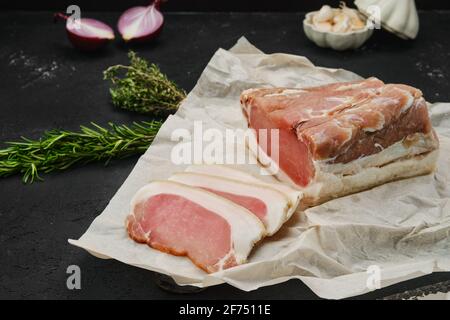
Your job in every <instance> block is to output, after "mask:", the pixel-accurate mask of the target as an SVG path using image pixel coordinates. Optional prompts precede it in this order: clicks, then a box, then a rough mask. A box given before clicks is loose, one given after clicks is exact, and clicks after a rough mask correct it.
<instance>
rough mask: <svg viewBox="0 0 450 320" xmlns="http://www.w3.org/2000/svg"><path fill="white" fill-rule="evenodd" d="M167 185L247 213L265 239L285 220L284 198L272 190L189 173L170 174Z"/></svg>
mask: <svg viewBox="0 0 450 320" xmlns="http://www.w3.org/2000/svg"><path fill="white" fill-rule="evenodd" d="M169 181H175V182H179V183H183V184H187V185H190V186H194V187H199V188H202V189H205V190H207V191H210V192H213V193H215V194H217V195H219V196H221V197H223V198H226V199H228V200H230V201H232V202H234V203H236V204H238V205H240V206H242V207H244V208H246V209H248V210H249V211H250V212H252V213H253V214H254V215H256V216H257V217H258V218H259V219H260V220H261V222H262V223H263V224H264V226H265V227H266V230H267V235H272V234H274V233H275V232H277V231H278V229H280V227H281V226H282V225H283V223H284V222H285V221H286V220H287V219H288V211H289V208H290V203H289V199H288V197H287V196H285V195H284V194H283V193H281V192H279V191H277V190H275V189H272V188H268V187H265V186H261V185H257V184H249V183H245V182H240V181H236V180H232V179H227V178H223V177H217V176H213V175H207V174H201V173H189V172H182V173H177V174H174V175H173V176H171V177H170V178H169Z"/></svg>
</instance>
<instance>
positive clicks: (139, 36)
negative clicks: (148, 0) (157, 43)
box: [117, 0, 164, 42]
mask: <svg viewBox="0 0 450 320" xmlns="http://www.w3.org/2000/svg"><path fill="white" fill-rule="evenodd" d="M160 4H161V0H155V1H154V2H153V3H152V4H151V5H149V6H148V7H133V8H130V9H128V10H127V11H125V12H124V13H122V15H121V16H120V18H119V22H118V23H117V29H119V32H120V34H121V35H122V38H123V40H125V41H136V42H141V41H147V40H150V39H153V38H154V37H156V36H157V35H158V34H159V33H160V32H161V29H162V26H163V23H164V16H163V15H162V13H161V11H159V6H160Z"/></svg>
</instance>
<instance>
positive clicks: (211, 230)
mask: <svg viewBox="0 0 450 320" xmlns="http://www.w3.org/2000/svg"><path fill="white" fill-rule="evenodd" d="M127 230H128V234H129V235H130V237H131V238H132V239H134V240H135V241H137V242H140V243H146V244H148V245H149V246H150V247H152V248H154V249H157V250H160V251H163V252H167V253H170V254H174V255H180V256H187V257H188V258H189V259H191V260H192V262H193V263H194V264H196V265H197V266H198V267H200V268H202V269H203V270H205V271H206V272H209V273H211V272H216V271H219V270H222V269H227V268H230V267H233V266H236V265H239V264H242V263H244V262H245V261H246V259H247V257H248V255H249V254H250V251H251V249H252V247H253V245H254V244H255V243H256V242H258V241H259V240H260V239H261V238H262V237H263V236H264V234H265V228H264V226H263V224H262V223H261V222H260V220H259V219H258V218H257V217H256V216H255V215H253V214H252V213H251V212H249V211H248V210H247V209H245V208H243V207H241V206H239V205H236V204H234V203H233V202H231V201H229V200H226V199H224V198H222V197H219V196H217V195H215V194H214V193H211V192H207V191H204V190H202V189H199V188H193V187H190V186H187V185H183V184H180V183H176V182H172V181H156V182H153V183H151V184H148V185H146V186H145V187H143V188H141V189H140V190H139V191H138V192H137V194H136V195H135V197H134V198H133V200H132V203H131V214H130V215H129V216H128V218H127Z"/></svg>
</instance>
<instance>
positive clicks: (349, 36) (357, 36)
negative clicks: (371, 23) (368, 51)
mask: <svg viewBox="0 0 450 320" xmlns="http://www.w3.org/2000/svg"><path fill="white" fill-rule="evenodd" d="M355 11H356V10H355ZM317 12H318V11H312V12H309V13H307V14H306V17H305V19H304V20H303V30H304V31H305V34H306V36H307V37H308V39H310V40H311V41H313V42H314V43H315V44H317V45H318V46H319V47H322V48H332V49H334V50H348V49H356V48H359V47H360V46H361V45H362V44H363V43H364V42H366V41H367V39H369V38H370V37H371V36H372V33H373V29H369V28H368V27H367V26H364V28H362V29H360V30H355V31H350V32H345V33H343V32H332V31H321V30H318V29H317V28H316V27H315V26H314V24H313V23H312V18H313V16H314V15H315V14H316V13H317ZM356 12H357V11H356ZM358 15H359V16H360V17H361V19H362V20H363V21H366V19H365V17H364V16H363V15H361V14H360V13H359V12H358Z"/></svg>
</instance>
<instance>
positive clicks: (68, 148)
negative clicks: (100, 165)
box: [0, 121, 161, 183]
mask: <svg viewBox="0 0 450 320" xmlns="http://www.w3.org/2000/svg"><path fill="white" fill-rule="evenodd" d="M160 127H161V122H160V121H150V122H141V123H133V125H132V126H126V125H115V124H113V123H109V126H108V127H106V128H105V127H102V126H99V125H97V124H95V123H92V127H86V126H80V129H81V130H80V131H79V132H72V131H66V130H51V131H47V132H45V133H44V135H43V137H42V138H41V139H38V140H33V139H28V138H24V137H22V140H21V141H17V142H7V145H8V147H7V148H5V149H2V150H0V177H5V176H9V175H13V174H22V175H23V177H22V180H23V182H25V183H31V182H33V181H35V180H42V179H41V177H40V176H39V174H40V173H41V172H44V173H48V172H52V171H57V170H64V169H67V168H69V167H71V166H73V165H75V164H78V163H79V164H85V163H89V162H93V161H105V164H108V162H109V161H110V160H111V159H115V158H125V157H128V156H131V155H134V154H139V153H143V152H145V150H147V148H148V147H149V146H150V144H151V142H152V141H153V139H154V137H155V136H156V134H157V132H158V130H159V128H160Z"/></svg>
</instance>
